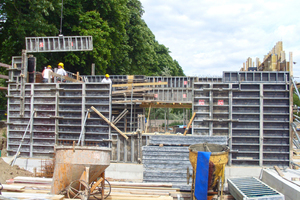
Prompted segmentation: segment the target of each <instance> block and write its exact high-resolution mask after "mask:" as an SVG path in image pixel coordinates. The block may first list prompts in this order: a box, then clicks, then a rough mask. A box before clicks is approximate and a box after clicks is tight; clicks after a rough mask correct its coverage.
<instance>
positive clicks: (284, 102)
mask: <svg viewBox="0 0 300 200" xmlns="http://www.w3.org/2000/svg"><path fill="white" fill-rule="evenodd" d="M223 77H224V79H225V81H224V82H223V83H201V82H199V83H195V84H194V95H195V97H194V105H193V109H194V111H195V112H196V113H197V114H196V117H195V120H194V122H193V134H197V135H209V136H214V135H225V136H226V135H227V136H228V139H229V147H230V149H231V150H232V151H233V153H232V154H230V156H229V164H233V165H254V166H255V165H259V166H274V165H278V166H288V165H289V160H290V151H289V149H290V137H289V135H290V133H289V122H290V84H289V74H288V72H224V76H223Z"/></svg>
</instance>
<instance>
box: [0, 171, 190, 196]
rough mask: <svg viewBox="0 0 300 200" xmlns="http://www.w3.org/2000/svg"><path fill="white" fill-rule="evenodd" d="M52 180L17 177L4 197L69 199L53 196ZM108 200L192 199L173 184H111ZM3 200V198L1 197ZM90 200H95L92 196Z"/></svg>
mask: <svg viewBox="0 0 300 200" xmlns="http://www.w3.org/2000/svg"><path fill="white" fill-rule="evenodd" d="M51 183H52V178H37V177H16V178H14V179H10V180H7V184H3V190H2V196H4V197H9V198H17V199H35V198H39V199H40V198H42V199H52V200H60V199H67V198H66V197H65V196H63V195H51V194H50V189H51ZM110 184H111V194H110V196H109V197H108V198H106V199H108V200H124V199H131V200H137V199H143V200H154V199H160V200H173V199H174V200H177V199H179V198H180V199H181V200H183V199H190V195H191V193H190V192H180V191H179V189H177V188H172V184H171V183H130V182H110ZM0 199H1V197H0ZM89 199H95V198H94V197H93V196H91V197H90V198H89Z"/></svg>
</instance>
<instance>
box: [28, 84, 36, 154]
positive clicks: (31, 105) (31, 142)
mask: <svg viewBox="0 0 300 200" xmlns="http://www.w3.org/2000/svg"><path fill="white" fill-rule="evenodd" d="M30 85H31V90H30V93H31V98H30V115H32V113H33V111H34V104H33V102H34V84H30ZM35 114H36V113H35ZM32 132H33V120H31V122H30V131H29V133H30V152H29V157H33V134H32Z"/></svg>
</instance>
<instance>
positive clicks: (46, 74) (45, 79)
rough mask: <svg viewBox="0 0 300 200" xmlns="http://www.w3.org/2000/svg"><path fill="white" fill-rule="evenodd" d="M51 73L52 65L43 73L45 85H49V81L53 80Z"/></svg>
mask: <svg viewBox="0 0 300 200" xmlns="http://www.w3.org/2000/svg"><path fill="white" fill-rule="evenodd" d="M49 72H53V71H52V67H51V65H48V66H47V67H45V69H44V70H43V72H42V76H43V83H48V79H49V78H50V79H51V78H52V76H50V77H49Z"/></svg>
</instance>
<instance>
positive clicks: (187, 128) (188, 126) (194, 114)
mask: <svg viewBox="0 0 300 200" xmlns="http://www.w3.org/2000/svg"><path fill="white" fill-rule="evenodd" d="M195 116H196V112H194V113H193V116H192V118H191V120H190V122H189V124H188V125H187V127H186V128H185V131H184V134H183V135H184V136H185V135H186V133H187V132H188V130H189V128H190V126H191V124H192V122H193V120H194V118H195Z"/></svg>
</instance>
